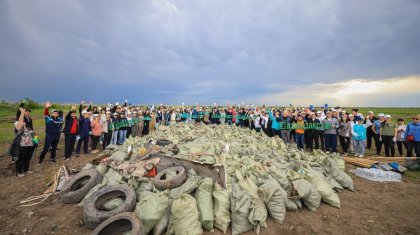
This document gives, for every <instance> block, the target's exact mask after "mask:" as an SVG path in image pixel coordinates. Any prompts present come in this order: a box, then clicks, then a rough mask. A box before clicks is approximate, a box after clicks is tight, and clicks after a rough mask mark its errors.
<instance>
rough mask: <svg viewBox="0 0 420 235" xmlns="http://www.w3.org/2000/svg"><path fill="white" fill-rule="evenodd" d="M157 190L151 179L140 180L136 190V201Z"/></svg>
mask: <svg viewBox="0 0 420 235" xmlns="http://www.w3.org/2000/svg"><path fill="white" fill-rule="evenodd" d="M157 192H159V190H158V189H157V188H156V187H155V185H154V184H153V183H152V181H150V180H144V181H141V183H140V186H139V187H138V188H137V190H136V195H137V201H141V199H143V198H146V197H147V196H149V195H151V194H153V193H157Z"/></svg>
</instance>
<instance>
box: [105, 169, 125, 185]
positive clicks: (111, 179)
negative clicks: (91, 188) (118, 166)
mask: <svg viewBox="0 0 420 235" xmlns="http://www.w3.org/2000/svg"><path fill="white" fill-rule="evenodd" d="M126 183H127V182H125V181H124V178H123V176H122V175H120V174H119V173H118V172H117V171H116V170H114V169H112V168H110V169H109V170H108V172H107V173H106V174H105V175H104V178H103V180H102V185H104V186H105V185H117V184H126Z"/></svg>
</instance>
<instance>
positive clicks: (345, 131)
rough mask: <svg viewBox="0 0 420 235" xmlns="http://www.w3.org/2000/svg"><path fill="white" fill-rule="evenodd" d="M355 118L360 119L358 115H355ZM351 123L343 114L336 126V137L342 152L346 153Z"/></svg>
mask: <svg viewBox="0 0 420 235" xmlns="http://www.w3.org/2000/svg"><path fill="white" fill-rule="evenodd" d="M356 119H360V116H356ZM351 128H352V125H351V124H350V122H349V121H348V119H347V115H343V116H342V117H341V121H340V127H339V128H338V138H339V140H340V145H341V147H342V149H343V154H347V153H348V150H349V146H350V133H351Z"/></svg>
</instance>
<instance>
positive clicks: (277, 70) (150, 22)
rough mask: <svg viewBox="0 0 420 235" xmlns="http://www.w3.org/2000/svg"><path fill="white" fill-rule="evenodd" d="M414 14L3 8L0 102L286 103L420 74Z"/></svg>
mask: <svg viewBox="0 0 420 235" xmlns="http://www.w3.org/2000/svg"><path fill="white" fill-rule="evenodd" d="M418 12H420V2H419V1H415V0H413V1H368V2H366V1H316V2H315V1H263V2H261V1H257V0H249V1H239V0H238V1H218V0H212V1H205V0H199V1H163V0H161V1H114V2H107V3H104V2H103V1H56V0H42V1H1V2H0V29H1V32H2V36H1V37H0V52H1V53H0V78H1V82H2V85H1V88H0V92H1V97H0V98H2V99H5V100H18V99H20V98H22V97H32V98H35V99H36V100H39V101H43V100H53V101H62V102H78V101H79V100H91V99H92V100H94V101H97V102H108V101H110V102H114V101H115V100H117V99H118V100H123V99H125V98H128V99H129V100H130V101H132V102H135V103H151V102H154V103H180V102H185V103H195V102H199V103H213V102H217V103H226V102H229V103H238V102H253V101H254V100H255V102H260V103H264V102H273V101H272V99H270V98H269V97H270V96H272V97H276V100H275V102H280V103H285V104H288V103H289V102H288V100H287V99H288V98H289V97H282V94H288V95H290V91H291V90H296V88H302V89H305V86H306V85H307V86H311V85H312V84H318V83H320V84H330V83H334V84H337V83H340V82H346V81H349V80H352V79H360V78H362V79H364V80H365V81H373V80H386V79H390V78H395V77H400V76H408V75H414V76H416V75H420V66H419V65H420V57H419V56H418V55H419V52H420V43H419V41H420V40H419V39H420V30H419V29H418V25H420V16H419V14H418ZM414 79H415V80H416V79H420V78H418V77H414ZM390 81H391V80H390ZM401 90H404V88H401ZM322 92H324V91H322ZM297 95H298V94H297ZM314 95H316V94H314ZM409 95H410V96H412V95H413V94H409ZM261 97H267V99H265V98H263V99H262V98H261ZM395 97H398V98H401V97H404V94H395ZM307 102H308V103H309V102H310V100H308V101H307ZM363 102H366V101H363ZM361 105H369V103H362V104H361Z"/></svg>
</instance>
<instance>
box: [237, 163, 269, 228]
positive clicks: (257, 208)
mask: <svg viewBox="0 0 420 235" xmlns="http://www.w3.org/2000/svg"><path fill="white" fill-rule="evenodd" d="M235 176H236V178H237V179H238V185H239V187H241V188H242V189H243V190H245V191H246V192H247V193H248V194H249V195H250V196H251V202H252V203H251V207H250V213H249V217H248V220H249V222H251V224H252V225H253V226H254V231H255V232H256V233H257V234H258V233H259V232H260V229H261V228H267V222H266V220H267V209H266V208H265V204H264V202H263V200H262V199H261V198H260V196H259V195H258V186H257V185H256V184H255V183H254V182H253V181H252V180H251V179H250V178H244V177H243V176H242V174H241V172H240V171H239V170H236V171H235Z"/></svg>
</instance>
